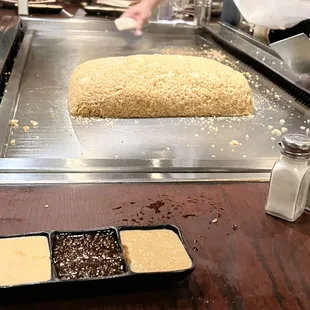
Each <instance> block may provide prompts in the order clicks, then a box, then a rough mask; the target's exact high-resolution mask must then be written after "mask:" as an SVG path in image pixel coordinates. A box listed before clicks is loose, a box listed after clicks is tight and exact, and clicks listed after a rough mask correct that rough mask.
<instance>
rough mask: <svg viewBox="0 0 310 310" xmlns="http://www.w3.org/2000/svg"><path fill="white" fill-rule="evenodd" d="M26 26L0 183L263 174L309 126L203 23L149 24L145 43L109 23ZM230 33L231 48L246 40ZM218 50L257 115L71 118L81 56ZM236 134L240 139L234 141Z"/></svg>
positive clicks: (2, 118)
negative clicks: (240, 75)
mask: <svg viewBox="0 0 310 310" xmlns="http://www.w3.org/2000/svg"><path fill="white" fill-rule="evenodd" d="M23 24H24V26H25V36H24V39H23V42H22V44H21V48H20V50H19V53H18V56H17V58H16V60H15V64H14V66H13V70H12V76H11V78H10V80H9V83H8V85H7V88H6V92H5V94H4V98H3V101H2V103H1V105H0V147H1V156H2V157H3V158H2V159H1V160H0V172H4V171H6V172H9V174H7V175H6V176H5V177H3V176H2V177H1V176H0V181H1V182H8V183H11V182H12V180H15V181H16V182H25V183H27V182H29V181H31V180H32V181H33V182H41V183H42V182H43V183H44V182H98V181H102V180H113V181H124V180H125V181H127V180H132V181H176V180H177V181H180V180H183V181H184V180H206V179H212V180H232V179H237V180H266V179H268V175H269V172H270V169H271V168H272V165H273V164H274V162H275V160H276V159H277V158H278V156H279V151H278V148H277V142H278V140H279V139H280V136H281V135H282V134H283V133H284V132H303V133H305V132H306V131H307V128H310V116H309V115H308V112H307V111H308V109H307V108H306V107H305V106H303V105H301V104H300V103H298V102H297V101H296V100H295V99H294V98H293V97H291V96H290V95H288V94H287V93H286V92H285V91H284V90H282V89H281V88H279V87H277V86H276V85H275V84H273V83H272V82H271V81H270V80H268V79H267V78H265V77H264V76H263V75H261V74H259V73H258V72H257V71H255V70H253V69H252V68H250V67H249V66H248V65H247V64H245V63H244V62H242V60H240V59H239V58H236V57H234V56H233V53H231V52H230V53H229V52H227V51H225V49H224V48H223V47H222V46H220V45H219V44H218V43H217V41H216V40H215V39H214V38H213V36H212V35H210V34H209V33H207V32H205V31H203V30H202V29H200V30H198V29H194V28H190V27H181V26H176V27H172V26H167V27H164V26H161V27H158V26H155V25H153V26H152V25H151V26H150V27H149V28H148V31H147V32H146V33H145V35H144V37H143V38H142V39H140V40H137V41H136V42H130V44H128V41H127V40H126V38H124V37H123V36H122V34H121V33H118V32H116V30H115V28H114V25H113V24H112V23H107V22H98V21H96V22H92V21H78V20H71V21H53V20H50V21H43V20H33V19H25V20H23ZM210 29H211V32H212V31H213V32H215V31H217V29H218V28H214V29H212V28H210ZM226 31H229V30H227V29H226ZM232 35H233V34H232ZM234 38H235V39H236V46H237V44H240V42H243V41H244V42H245V43H244V44H245V46H247V44H250V43H249V42H246V41H245V40H244V39H242V38H240V37H238V36H236V35H235V37H234ZM217 39H218V38H217ZM240 40H241V41H240ZM242 40H243V41H242ZM232 45H233V44H232ZM250 46H251V48H253V49H254V50H256V52H261V50H260V49H259V48H258V47H256V46H254V45H251V44H250ZM236 48H237V47H236ZM239 49H240V48H239ZM214 51H217V52H214ZM218 51H220V52H221V53H220V56H221V57H220V60H222V61H223V62H224V63H227V64H229V65H232V66H233V67H235V68H236V69H237V70H240V71H241V72H245V73H246V76H247V77H248V79H249V82H250V85H251V88H252V92H253V98H254V105H255V114H254V116H252V117H244V118H228V117H223V118H166V119H164V118H161V119H77V118H72V117H71V116H70V115H69V113H68V110H67V87H68V80H69V77H70V75H71V73H72V71H73V70H74V68H75V67H76V66H78V65H79V64H81V63H82V62H84V61H87V60H90V59H95V58H99V57H108V56H126V55H131V54H138V53H144V54H145V53H147V54H153V53H170V54H174V53H181V54H194V55H199V56H202V57H203V56H204V57H206V56H209V57H211V58H213V57H214V55H215V58H216V59H217V58H218V57H219V54H218ZM240 51H242V49H240ZM262 52H263V51H262ZM222 55H224V56H225V57H226V58H224V57H222ZM271 57H273V56H271ZM273 58H274V57H273ZM273 58H271V59H273ZM266 61H268V59H266ZM281 66H282V65H281ZM283 66H285V65H283ZM283 66H282V67H283ZM288 70H289V69H288ZM10 119H18V120H19V128H10V127H9V126H8V122H9V120H10ZM31 121H36V122H38V126H35V127H33V125H32V124H31ZM23 126H29V127H30V128H29V132H24V130H23ZM307 132H308V131H307ZM13 139H15V145H11V143H10V142H12V140H13ZM234 140H235V141H238V142H239V145H235V146H232V144H235V141H234Z"/></svg>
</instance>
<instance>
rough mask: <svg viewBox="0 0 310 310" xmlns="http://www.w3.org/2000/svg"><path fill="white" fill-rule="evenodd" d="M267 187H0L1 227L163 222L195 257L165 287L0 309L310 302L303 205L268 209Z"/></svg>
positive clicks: (309, 305) (5, 230) (309, 229)
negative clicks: (299, 209)
mask: <svg viewBox="0 0 310 310" xmlns="http://www.w3.org/2000/svg"><path fill="white" fill-rule="evenodd" d="M266 194H267V184H260V183H257V184H255V183H243V184H241V183H240V184H228V183H226V184H214V185H212V184H101V185H54V186H40V187H0V234H16V233H24V232H32V231H40V230H53V229H68V230H70V229H89V228H96V227H102V226H109V225H149V224H163V223H171V224H175V225H177V226H178V227H179V228H180V229H181V231H182V232H183V235H184V239H185V242H186V244H187V245H188V247H189V250H190V251H191V254H192V255H193V256H194V258H195V259H196V264H197V266H196V269H195V271H194V273H193V274H192V275H191V276H190V278H189V280H188V281H186V282H184V283H182V284H178V285H176V286H174V287H173V288H165V289H157V290H155V291H154V290H153V291H152V290H148V289H147V288H146V289H145V291H143V292H141V291H135V290H133V291H131V292H122V293H119V294H117V293H116V295H113V296H112V295H105V294H104V292H103V293H102V296H99V297H96V298H83V297H82V296H81V297H80V298H79V299H76V300H72V299H71V300H59V299H58V300H57V299H56V300H50V301H48V300H46V301H40V302H37V303H28V304H22V301H19V302H20V304H16V305H11V306H4V305H2V306H1V303H0V309H220V310H224V309H251V310H252V309H272V310H276V309H290V310H293V309H310V271H309V263H310V238H309V236H310V215H309V214H307V213H305V214H304V215H303V216H302V217H301V219H300V220H299V221H298V222H297V223H294V224H291V223H286V222H284V221H281V220H278V219H275V218H273V217H270V216H267V215H266V214H265V213H264V202H265V199H266ZM46 205H47V206H46ZM215 218H216V219H218V221H217V222H216V223H210V222H211V221H212V220H213V219H215ZM0 255H1V253H0ZM17 300H18V299H17Z"/></svg>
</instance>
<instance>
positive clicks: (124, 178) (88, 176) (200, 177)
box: [0, 173, 269, 185]
mask: <svg viewBox="0 0 310 310" xmlns="http://www.w3.org/2000/svg"><path fill="white" fill-rule="evenodd" d="M161 176H162V177H161V178H160V179H158V178H152V174H147V173H113V174H109V173H74V174H73V173H57V174H53V173H26V174H24V173H8V174H0V185H17V184H19V185H21V184H31V185H39V184H68V183H82V184H92V183H97V184H98V183H119V182H122V183H131V182H134V183H144V182H149V183H156V182H167V183H171V182H173V183H175V182H227V181H233V182H265V181H267V180H269V173H261V174H260V173H257V174H252V173H251V174H247V173H230V174H227V173H216V174H212V173H169V174H168V173H166V174H161Z"/></svg>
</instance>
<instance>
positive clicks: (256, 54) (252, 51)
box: [206, 25, 310, 95]
mask: <svg viewBox="0 0 310 310" xmlns="http://www.w3.org/2000/svg"><path fill="white" fill-rule="evenodd" d="M206 30H207V31H208V32H209V33H210V34H211V35H212V36H214V37H216V38H217V39H218V40H220V41H221V42H222V43H223V44H226V45H228V46H229V47H230V48H234V49H235V50H237V51H238V52H241V53H243V54H245V55H247V56H249V57H251V58H252V59H254V60H256V61H257V62H259V63H261V64H262V65H263V66H265V67H266V68H268V69H270V70H271V71H273V72H274V73H276V74H277V75H279V76H280V77H281V78H283V79H284V80H285V81H287V82H289V83H290V84H292V85H293V86H294V85H296V86H297V87H298V88H300V89H301V90H303V91H305V93H307V94H308V95H309V94H310V87H308V86H307V85H306V86H302V83H301V82H302V80H303V79H304V78H305V76H302V75H300V74H298V73H296V72H294V71H293V70H292V69H291V68H290V67H289V66H288V65H287V64H286V63H285V62H284V61H282V60H281V59H279V57H275V56H274V55H272V54H270V53H269V51H268V49H261V48H258V47H257V46H255V45H254V44H251V41H250V40H249V39H243V38H242V37H241V36H240V35H239V36H237V35H236V34H235V33H234V32H233V31H231V30H229V29H228V28H227V26H222V25H210V26H209V27H208V28H206Z"/></svg>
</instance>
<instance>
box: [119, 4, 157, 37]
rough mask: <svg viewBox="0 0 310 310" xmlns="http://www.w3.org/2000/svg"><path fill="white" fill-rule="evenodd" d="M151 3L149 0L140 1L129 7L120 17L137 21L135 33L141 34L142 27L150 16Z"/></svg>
mask: <svg viewBox="0 0 310 310" xmlns="http://www.w3.org/2000/svg"><path fill="white" fill-rule="evenodd" d="M151 12H152V5H150V3H149V2H146V1H142V2H140V3H138V4H136V5H135V6H133V7H131V8H129V9H128V10H127V11H126V12H125V13H124V14H123V15H122V16H121V17H130V18H133V19H134V20H135V21H136V22H137V27H136V30H135V35H137V36H141V35H142V28H143V26H144V24H146V23H147V22H148V19H149V18H150V16H151Z"/></svg>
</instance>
